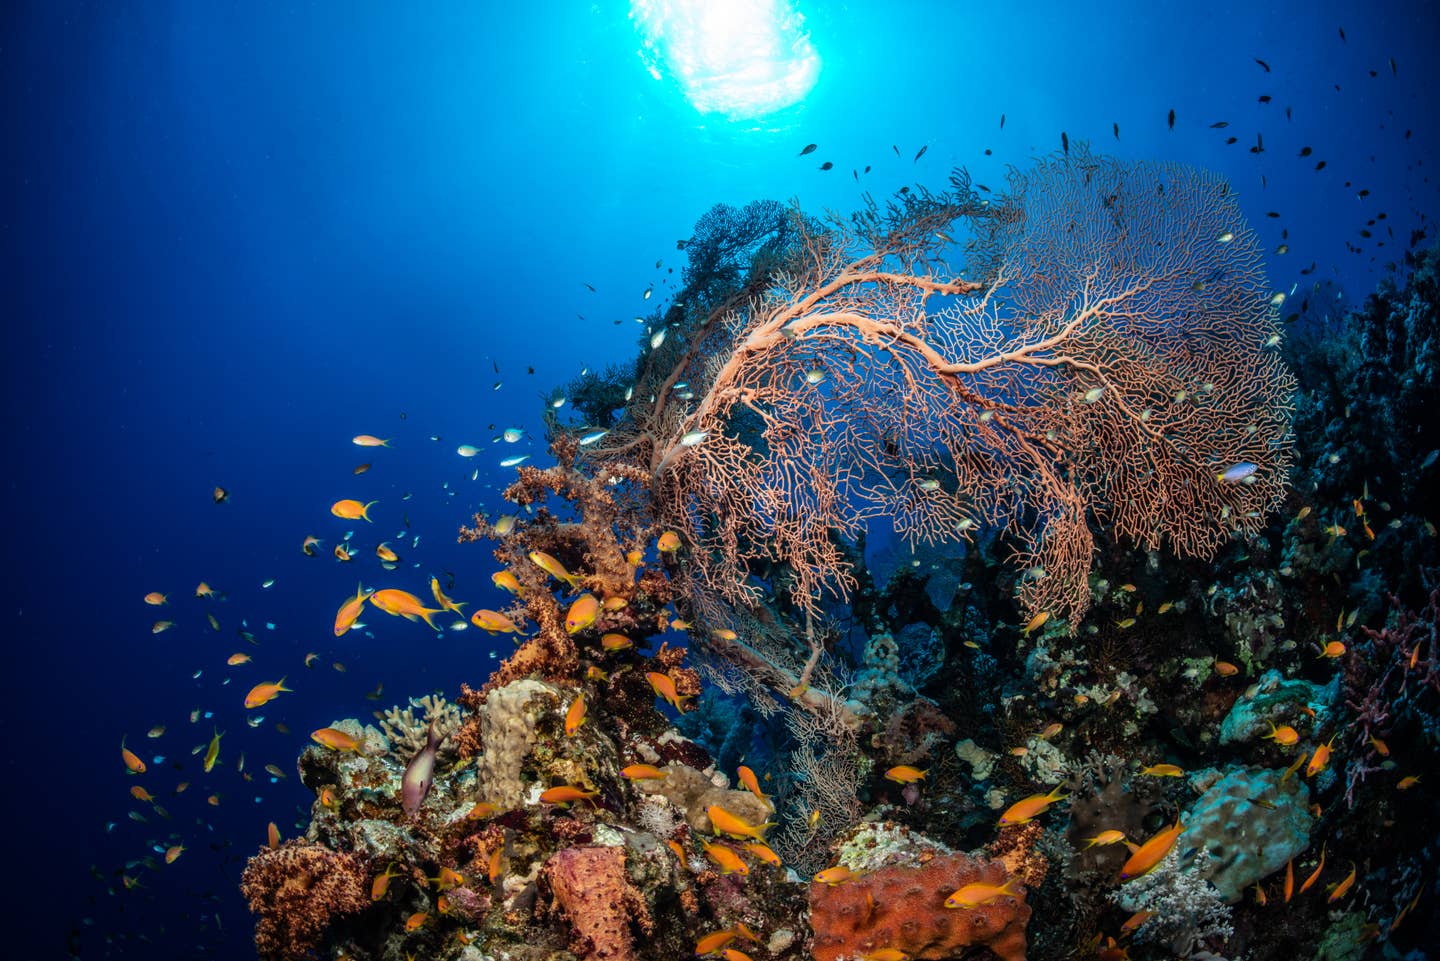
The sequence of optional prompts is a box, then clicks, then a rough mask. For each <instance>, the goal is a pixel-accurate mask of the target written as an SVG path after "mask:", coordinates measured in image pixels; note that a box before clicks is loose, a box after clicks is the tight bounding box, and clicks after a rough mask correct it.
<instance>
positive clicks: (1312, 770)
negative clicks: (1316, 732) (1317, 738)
mask: <svg viewBox="0 0 1440 961" xmlns="http://www.w3.org/2000/svg"><path fill="white" fill-rule="evenodd" d="M1339 736H1340V734H1339V732H1338V731H1337V732H1336V733H1335V736H1334V737H1332V738H1330V740H1328V741H1326V742H1325V743H1324V744H1321V745H1320V746H1319V747H1317V748H1316V749H1315V756H1314V757H1312V758H1310V763H1309V764H1307V765H1305V776H1306V777H1314V776H1315V775H1317V774H1319V773H1320V772H1321V771H1323V770H1325V765H1327V764H1329V763H1330V745H1332V744H1334V743H1335V738H1336V737H1339Z"/></svg>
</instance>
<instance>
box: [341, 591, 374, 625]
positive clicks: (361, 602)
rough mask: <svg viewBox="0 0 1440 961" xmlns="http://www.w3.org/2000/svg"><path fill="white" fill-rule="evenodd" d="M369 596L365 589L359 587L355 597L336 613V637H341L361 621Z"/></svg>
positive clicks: (342, 605)
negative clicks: (361, 614) (361, 612)
mask: <svg viewBox="0 0 1440 961" xmlns="http://www.w3.org/2000/svg"><path fill="white" fill-rule="evenodd" d="M369 596H370V595H369V594H367V593H365V588H364V587H359V586H357V587H356V588H355V596H354V597H352V598H349V599H348V600H346V601H345V603H344V604H341V605H340V610H338V611H336V612H335V636H336V637H340V636H341V635H342V634H344V633H345V632H346V631H348V630H350V628H352V627H354V626H355V622H356V621H357V620H359V619H360V611H361V610H362V609H363V608H364V607H365V599H366V598H367V597H369Z"/></svg>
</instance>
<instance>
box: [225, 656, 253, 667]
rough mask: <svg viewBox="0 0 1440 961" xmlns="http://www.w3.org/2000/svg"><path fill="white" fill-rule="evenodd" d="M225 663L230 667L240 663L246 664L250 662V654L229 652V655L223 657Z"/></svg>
mask: <svg viewBox="0 0 1440 961" xmlns="http://www.w3.org/2000/svg"><path fill="white" fill-rule="evenodd" d="M225 663H226V664H228V665H230V666H231V667H237V666H239V665H241V664H248V663H250V655H249V654H244V653H240V654H231V655H230V656H229V657H227V658H225Z"/></svg>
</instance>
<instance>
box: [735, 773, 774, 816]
mask: <svg viewBox="0 0 1440 961" xmlns="http://www.w3.org/2000/svg"><path fill="white" fill-rule="evenodd" d="M735 773H737V774H738V775H740V783H741V784H743V785H745V787H746V789H747V790H749V792H750V793H751V794H753V795H755V796H756V797H758V798H759V799H760V800H762V801H764V802H765V803H766V804H770V798H769V797H767V796H766V794H765V792H763V791H761V790H760V780H759V779H758V778H757V777H755V772H754V771H752V770H750V769H749V768H748V767H746V766H745V765H743V764H742V765H740V768H739V770H737V771H736V772H735ZM771 810H774V807H773V806H772V807H771Z"/></svg>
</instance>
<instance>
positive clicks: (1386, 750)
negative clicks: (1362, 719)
mask: <svg viewBox="0 0 1440 961" xmlns="http://www.w3.org/2000/svg"><path fill="white" fill-rule="evenodd" d="M1370 746H1371V747H1373V748H1375V753H1377V754H1379V755H1380V756H1381V757H1389V756H1390V745H1388V744H1386V743H1385V742H1384V741H1382V740H1380V739H1379V738H1378V737H1375V736H1374V735H1371V737H1370Z"/></svg>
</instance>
